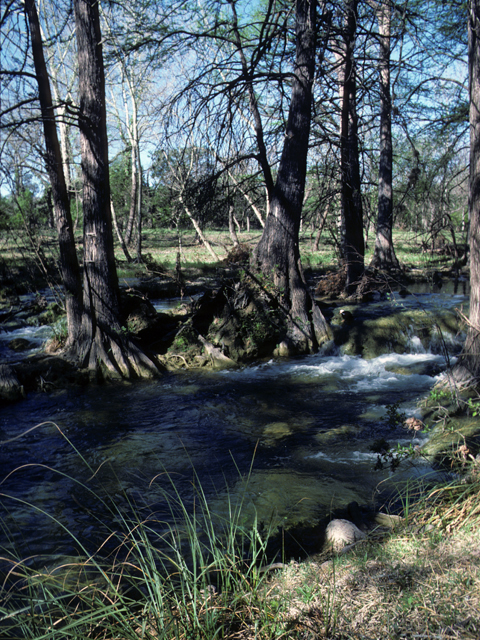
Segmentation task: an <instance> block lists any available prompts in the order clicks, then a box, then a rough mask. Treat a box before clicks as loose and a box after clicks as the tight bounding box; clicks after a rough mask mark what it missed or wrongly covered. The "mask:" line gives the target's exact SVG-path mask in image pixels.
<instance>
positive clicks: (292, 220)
mask: <svg viewBox="0 0 480 640" xmlns="http://www.w3.org/2000/svg"><path fill="white" fill-rule="evenodd" d="M315 53H316V2H315V0H297V2H296V60H295V73H294V75H293V79H292V98H291V102H290V110H289V114H288V121H287V131H286V135H285V142H284V146H283V150H282V156H281V159H280V164H279V167H278V174H277V180H276V183H275V186H274V188H273V190H272V193H271V200H270V208H269V212H268V216H267V219H266V223H265V229H264V231H263V234H262V238H261V239H260V242H259V243H258V245H257V248H256V251H255V255H254V261H255V262H256V265H258V267H259V268H260V270H261V271H262V272H263V274H264V276H266V277H269V278H271V279H272V281H273V283H274V285H275V286H276V288H277V290H278V292H279V296H280V302H281V305H282V307H283V308H284V309H285V310H286V311H287V314H288V332H287V335H286V337H285V340H284V342H283V343H282V345H281V346H280V349H279V354H281V355H289V354H293V353H308V352H311V351H315V350H316V349H317V347H318V345H319V344H320V343H322V342H324V341H325V340H326V339H327V337H328V336H329V331H328V327H327V324H326V322H325V319H324V318H323V316H322V313H321V312H320V310H319V308H318V307H317V306H316V305H315V303H314V301H313V299H312V297H311V295H310V293H309V291H308V289H307V286H306V283H305V280H304V277H303V272H302V267H301V263H300V251H299V228H300V219H301V212H302V204H303V197H304V192H305V180H306V172H307V154H308V139H309V134H310V121H311V103H312V82H313V77H314V70H315Z"/></svg>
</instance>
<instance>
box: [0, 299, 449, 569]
mask: <svg viewBox="0 0 480 640" xmlns="http://www.w3.org/2000/svg"><path fill="white" fill-rule="evenodd" d="M436 302H437V301H436ZM457 302H458V300H457V301H454V303H455V304H456V303H457ZM383 305H385V302H383ZM365 312H366V311H365ZM371 312H372V313H376V308H375V306H374V305H373V306H372V307H371ZM414 338H415V336H413V337H412V344H413V345H415V340H414ZM417 346H418V345H417ZM432 364H433V365H437V366H438V367H439V368H442V367H444V366H445V359H444V357H443V356H442V355H438V354H433V353H426V352H425V350H424V349H415V348H412V352H411V353H408V354H404V355H399V354H387V355H383V356H380V357H378V358H374V359H372V360H368V361H367V360H363V359H361V358H359V357H352V356H347V355H341V354H340V353H339V352H336V351H335V350H334V349H332V348H331V349H330V351H329V352H327V353H323V354H316V355H314V356H306V357H301V358H297V359H291V360H288V361H279V362H275V361H270V362H266V363H261V364H257V365H254V366H250V367H246V368H244V369H241V370H235V371H223V372H194V373H192V372H180V373H175V374H174V373H171V374H167V375H164V376H163V377H162V378H160V379H158V380H155V381H148V382H140V383H135V384H129V383H122V384H118V385H108V386H105V387H95V388H93V387H92V388H86V389H75V390H59V391H56V392H53V393H51V394H49V395H46V394H40V395H35V394H31V395H29V396H28V398H27V399H26V400H25V401H24V402H21V403H19V404H15V405H11V406H9V407H6V408H4V409H2V412H1V414H0V479H1V484H0V509H1V510H2V516H3V517H2V529H3V530H2V529H0V546H2V547H3V548H4V553H6V554H7V555H8V554H10V553H13V550H15V552H16V553H17V554H18V555H19V556H21V557H26V556H35V557H37V558H45V557H52V556H58V555H72V554H74V553H75V552H76V549H77V548H78V541H81V542H82V544H84V545H85V546H86V548H91V549H92V550H93V549H95V548H98V546H100V544H101V543H102V542H103V541H104V540H105V538H106V536H107V535H108V531H109V530H111V528H112V527H115V518H116V517H117V516H116V515H115V514H114V513H112V512H111V511H109V509H110V508H111V505H112V501H113V503H114V504H115V509H118V513H127V512H130V511H131V510H132V509H135V510H137V511H138V512H140V513H142V514H144V515H145V516H148V515H149V514H151V513H155V514H156V517H157V520H158V521H165V520H166V519H168V518H169V507H168V504H167V502H166V500H165V490H166V489H168V488H169V487H170V480H169V477H170V478H171V479H172V480H173V481H174V484H175V487H176V490H177V491H178V492H179V494H180V495H181V496H182V498H183V499H184V500H185V501H186V503H189V502H192V503H193V500H194V495H195V491H194V486H198V484H199V483H200V484H201V485H202V487H203V490H204V492H205V494H206V496H207V498H208V501H209V503H210V507H211V509H212V510H213V511H214V512H215V513H218V514H223V515H225V517H228V508H229V507H228V505H229V504H231V503H232V502H233V503H238V502H240V501H242V502H243V505H244V513H245V520H246V521H248V520H249V519H253V517H254V515H256V516H257V517H258V518H259V520H260V521H261V522H268V523H270V522H272V523H273V524H274V525H275V526H277V527H278V526H282V527H289V526H300V525H302V526H312V527H313V526H315V525H316V523H318V522H319V521H320V520H321V519H323V518H325V517H326V516H327V515H328V514H329V513H330V512H331V511H332V510H335V509H341V508H345V507H346V506H347V505H348V504H349V503H351V502H353V501H356V502H358V504H360V505H372V504H373V502H374V501H375V499H376V498H377V497H378V494H379V491H380V488H382V489H384V488H385V487H386V486H388V483H389V482H390V483H394V482H400V481H401V480H402V476H401V475H400V476H395V477H391V472H390V470H389V469H384V470H383V471H378V470H377V471H376V470H375V469H374V466H375V463H376V460H377V455H376V454H374V453H372V451H371V450H370V447H371V446H372V444H373V443H374V442H375V440H377V439H378V438H380V437H384V438H385V439H387V440H388V442H390V444H392V445H395V444H396V443H397V442H400V443H403V444H410V443H412V444H413V445H420V444H421V443H422V439H421V438H424V437H425V436H423V435H421V434H420V438H417V439H413V440H412V437H411V436H409V435H408V433H407V432H406V431H405V430H404V429H402V428H401V427H397V428H392V427H390V426H389V425H388V421H387V412H386V409H387V407H388V406H390V405H392V404H394V403H398V409H399V410H400V411H403V412H405V413H406V414H407V415H408V416H410V415H415V414H416V411H417V409H416V406H417V402H418V400H419V399H420V398H421V397H422V396H424V395H426V394H428V392H429V390H430V389H431V387H432V386H433V385H434V384H435V382H436V381H437V380H438V376H437V377H431V376H429V375H425V374H424V373H423V372H422V369H423V368H425V370H426V369H427V367H428V366H430V365H432ZM412 367H414V368H413V369H412ZM409 368H410V370H411V371H414V372H415V371H417V373H411V374H410V375H406V373H409ZM395 371H397V372H395ZM398 371H401V372H398ZM418 371H420V373H418ZM430 472H431V470H430V469H429V468H428V467H427V466H426V465H425V464H423V465H422V463H418V464H417V465H416V466H415V468H414V469H412V468H411V467H408V468H405V471H404V473H406V474H410V475H411V474H417V475H418V474H428V473H430ZM167 474H168V475H167ZM107 507H108V508H107ZM159 526H160V525H159ZM67 530H68V531H69V532H70V533H68V532H67ZM72 533H74V534H75V537H76V539H73V538H72V535H71V534H72Z"/></svg>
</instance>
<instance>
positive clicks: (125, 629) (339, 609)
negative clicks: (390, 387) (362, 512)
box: [0, 455, 480, 640]
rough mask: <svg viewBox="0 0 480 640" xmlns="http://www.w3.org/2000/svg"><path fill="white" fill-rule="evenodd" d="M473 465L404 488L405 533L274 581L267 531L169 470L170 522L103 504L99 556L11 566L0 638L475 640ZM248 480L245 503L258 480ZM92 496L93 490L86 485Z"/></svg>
mask: <svg viewBox="0 0 480 640" xmlns="http://www.w3.org/2000/svg"><path fill="white" fill-rule="evenodd" d="M463 466H464V472H465V476H464V477H467V478H468V481H467V482H466V481H463V480H462V479H461V478H458V479H456V480H455V481H453V482H450V483H448V484H445V485H441V486H436V487H433V488H432V487H431V486H430V487H429V488H427V487H426V486H423V487H421V486H420V485H416V484H415V483H409V485H408V487H406V489H403V490H401V493H402V499H403V502H404V515H408V517H404V518H403V520H401V519H400V520H399V519H397V520H396V521H395V522H396V523H397V525H396V528H395V529H394V530H392V531H387V530H386V529H385V528H381V527H380V528H378V529H377V530H374V531H373V532H372V533H370V535H369V536H368V539H367V540H366V541H365V542H362V543H361V544H358V545H357V546H356V547H354V548H353V550H351V551H350V552H349V553H348V554H342V553H340V554H338V555H332V554H331V553H330V552H329V553H326V554H324V555H318V556H316V557H314V558H310V559H309V560H306V561H304V562H295V561H291V562H290V563H289V564H288V565H284V568H283V569H281V570H280V571H278V572H275V573H274V572H262V571H260V567H261V566H262V565H264V564H265V562H267V560H266V545H267V536H268V532H266V534H263V535H260V533H259V530H258V527H257V523H256V521H255V519H254V520H253V522H250V523H249V524H245V522H244V517H243V514H242V510H243V500H242V499H240V501H239V502H238V503H235V504H234V503H233V502H229V511H228V515H227V517H219V516H218V514H216V513H214V512H213V511H212V510H211V508H210V506H209V504H208V501H207V499H206V496H205V494H204V492H203V490H202V487H201V485H200V484H199V482H198V479H197V478H196V477H195V476H193V480H192V497H193V501H192V500H189V504H190V507H187V505H186V504H185V503H184V502H183V500H182V499H181V497H180V495H179V494H178V492H177V490H176V487H175V481H174V478H172V477H169V476H168V475H166V474H161V478H162V479H165V478H166V479H167V480H168V482H167V487H168V488H167V489H166V490H165V497H166V498H167V499H168V504H169V509H170V517H169V518H168V521H167V520H164V521H159V520H158V519H156V517H155V514H150V515H148V516H145V515H141V513H142V512H141V511H140V510H135V509H134V508H133V506H134V505H132V504H130V505H129V507H131V508H132V509H129V513H130V514H131V515H129V516H127V515H126V512H125V509H124V508H122V509H120V508H119V507H118V506H117V505H116V504H115V502H112V501H110V500H107V499H102V498H101V497H99V496H96V498H97V499H98V500H100V501H102V502H103V513H104V515H103V520H104V521H109V522H110V523H111V525H110V527H111V530H110V534H109V536H108V538H107V539H106V540H105V543H104V544H103V545H101V546H100V548H99V549H98V550H97V552H96V553H94V554H91V553H88V552H87V549H86V547H85V546H83V545H82V541H81V540H79V539H77V538H76V537H75V535H74V533H73V532H71V533H70V535H71V538H72V542H74V543H75V545H76V547H77V549H78V552H79V555H78V556H77V557H75V558H65V559H64V560H63V561H61V562H57V563H56V564H55V563H54V562H53V559H52V565H51V568H49V569H46V568H43V569H42V568H40V569H39V568H36V569H32V568H31V565H30V562H29V561H24V560H23V559H21V558H15V557H10V560H9V562H10V570H9V573H8V575H6V576H5V577H4V581H3V583H2V584H1V585H0V635H1V636H2V637H6V638H7V637H8V638H9V639H10V640H13V639H14V638H27V639H31V640H47V639H48V640H57V639H64V638H65V639H67V638H68V639H72V640H73V639H75V640H82V639H85V640H87V639H88V640H93V639H95V640H100V639H102V640H114V639H116V640H140V639H147V640H160V639H162V640H170V639H172V640H173V639H185V640H190V639H205V640H216V639H217V638H225V639H228V640H238V639H243V640H254V639H255V640H256V639H264V640H267V639H272V640H273V639H275V640H280V639H281V638H290V639H291V640H310V639H311V640H314V639H317V638H333V639H337V640H340V639H343V640H353V639H355V640H360V639H362V640H363V639H365V638H375V639H377V638H381V639H382V640H390V639H391V640H396V639H398V638H411V637H418V638H444V639H445V640H447V638H463V639H467V640H468V639H472V640H473V639H474V638H478V637H479V632H480V555H479V553H478V540H479V539H480V501H479V499H478V495H479V490H480V462H479V461H478V460H476V459H474V458H473V457H472V456H471V455H470V456H469V457H468V459H463ZM157 480H158V478H156V479H152V483H155V482H157ZM244 482H245V485H244V488H245V492H244V495H248V476H247V477H246V478H245V480H244ZM82 489H83V490H87V491H92V489H91V488H90V487H89V485H88V483H87V484H83V485H82ZM124 498H125V500H127V501H128V499H127V497H126V496H124ZM191 504H194V505H195V508H193V509H192V508H191ZM24 506H25V507H26V506H27V505H24ZM30 508H31V509H33V510H35V508H36V507H35V505H30ZM51 517H52V519H55V516H51ZM2 555H3V562H5V559H6V557H7V556H6V553H5V552H4V553H3V554H2ZM2 634H3V635H2Z"/></svg>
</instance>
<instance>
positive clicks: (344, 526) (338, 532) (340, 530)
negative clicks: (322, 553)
mask: <svg viewBox="0 0 480 640" xmlns="http://www.w3.org/2000/svg"><path fill="white" fill-rule="evenodd" d="M365 538H366V535H365V534H364V533H363V531H360V529H359V528H358V527H357V526H356V525H355V524H353V522H350V520H343V519H341V518H337V519H335V520H332V521H331V522H330V523H329V524H328V525H327V529H326V531H325V541H326V544H327V546H329V547H331V548H332V549H333V551H336V552H338V551H341V550H342V549H343V548H344V547H345V546H347V545H350V544H354V543H355V542H358V541H359V540H364V539H365Z"/></svg>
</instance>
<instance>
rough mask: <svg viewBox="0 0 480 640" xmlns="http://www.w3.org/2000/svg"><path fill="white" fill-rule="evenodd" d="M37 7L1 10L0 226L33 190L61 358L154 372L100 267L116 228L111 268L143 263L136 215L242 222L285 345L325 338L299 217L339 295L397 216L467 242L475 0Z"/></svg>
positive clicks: (140, 218) (291, 348)
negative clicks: (126, 327)
mask: <svg viewBox="0 0 480 640" xmlns="http://www.w3.org/2000/svg"><path fill="white" fill-rule="evenodd" d="M41 9H42V13H41V14H40V15H39V13H38V7H37V6H36V4H35V2H34V0H26V1H25V2H23V3H21V2H16V1H13V0H12V1H11V2H8V3H7V4H6V5H5V8H4V9H3V13H2V16H1V21H2V34H3V35H4V43H3V50H4V51H5V52H7V53H8V56H9V58H8V63H7V64H4V66H3V68H2V69H1V71H0V73H1V78H2V84H3V95H4V96H5V97H4V99H3V104H2V107H1V110H2V121H1V127H2V131H3V134H4V135H3V138H4V142H3V145H2V151H1V154H2V155H1V158H0V160H1V162H0V170H1V171H2V176H3V178H4V190H3V191H2V196H1V204H2V212H1V214H0V224H3V225H8V224H12V223H14V222H15V216H18V211H19V210H20V211H21V210H22V207H23V210H25V209H26V208H27V207H28V206H30V205H31V203H30V205H29V202H28V198H30V200H31V193H32V191H33V190H34V189H35V188H38V187H37V185H41V189H40V191H41V192H42V193H43V194H51V195H49V197H50V198H51V201H52V203H53V207H52V206H48V203H47V204H46V206H44V210H45V211H47V213H48V211H49V210H50V211H51V210H52V209H53V211H54V215H53V216H50V218H52V217H53V218H54V220H55V223H56V227H57V231H58V238H59V246H60V256H61V257H60V263H61V270H62V277H63V282H64V285H65V292H66V300H67V316H68V318H69V322H68V325H69V341H68V350H69V351H70V352H71V353H73V355H74V356H75V357H76V358H78V359H79V360H80V362H82V363H83V364H86V365H87V366H90V367H94V366H96V365H97V363H98V362H99V361H100V362H103V363H104V364H105V365H106V366H107V368H109V369H111V370H112V371H117V372H119V373H121V374H122V375H132V374H136V375H145V374H147V373H148V372H152V371H153V370H154V368H155V363H154V362H151V361H150V360H149V359H148V358H147V357H146V356H145V355H144V354H142V353H141V352H139V350H138V349H137V348H136V347H135V345H133V344H131V343H130V342H129V341H128V339H126V338H125V337H124V336H122V332H121V327H120V325H119V320H118V318H119V304H120V303H119V296H118V281H117V278H116V270H115V262H114V258H113V241H114V235H115V234H116V235H117V236H118V238H119V240H120V242H121V243H122V247H123V249H124V252H125V255H126V257H127V259H128V260H131V259H133V256H132V255H131V254H133V255H134V256H135V258H136V259H137V260H141V259H142V246H141V238H142V233H141V232H142V225H145V224H148V225H162V224H165V222H167V221H168V223H169V224H177V225H178V224H181V223H182V222H181V221H182V220H188V223H189V224H193V225H194V226H195V228H196V229H197V230H198V233H199V234H200V236H201V234H202V230H203V227H204V225H205V224H208V223H212V222H217V223H218V224H225V223H226V222H227V221H230V222H231V221H232V218H233V217H235V216H236V217H237V218H238V217H244V218H245V219H248V221H249V223H251V224H252V225H256V226H258V228H259V229H261V231H262V235H261V239H260V241H259V243H258V245H257V246H256V247H255V249H254V253H253V256H252V263H251V267H252V269H253V270H258V271H260V272H261V273H263V274H264V275H267V276H268V277H269V278H272V280H273V283H274V285H275V287H276V289H277V291H279V292H281V295H280V298H281V299H280V304H281V305H282V307H283V308H284V309H285V311H286V313H287V315H288V318H289V329H288V332H287V335H286V336H285V341H284V352H285V353H296V352H309V351H315V350H316V349H317V348H318V346H319V345H320V344H321V343H322V342H323V341H324V340H325V339H326V337H327V336H328V327H327V325H326V323H325V321H324V318H323V316H322V314H321V312H320V310H319V309H318V307H317V305H316V304H315V303H314V301H313V299H312V297H311V295H310V292H309V290H308V288H307V287H306V284H305V278H304V276H303V272H302V268H301V259H300V258H301V256H300V253H299V230H300V226H301V225H303V224H309V225H311V227H312V229H313V230H318V231H321V230H322V229H324V228H325V226H326V225H327V226H328V225H330V227H331V230H332V236H333V237H334V238H335V241H336V244H337V249H338V255H339V260H340V261H341V264H342V265H343V268H344V270H345V291H346V293H347V294H348V295H351V294H354V293H355V291H356V289H357V288H358V287H359V286H360V285H361V282H362V278H363V277H364V274H365V271H366V268H367V267H368V268H370V269H372V268H375V269H381V270H385V271H390V272H391V271H393V272H395V271H396V270H398V269H399V268H400V265H399V263H398V259H397V257H396V254H395V247H394V244H393V238H392V230H393V228H394V225H395V224H396V225H399V226H400V225H401V226H403V227H406V228H409V229H414V230H416V231H418V232H419V233H420V232H421V233H424V234H427V235H428V236H429V238H430V239H431V240H432V242H433V241H434V239H435V237H436V236H437V235H439V234H442V233H445V232H447V233H448V234H449V235H450V236H451V238H452V241H453V244H454V245H455V246H456V245H457V242H458V238H459V237H461V238H463V237H467V234H468V232H469V231H470V239H472V237H473V234H472V225H473V223H474V218H473V216H472V215H471V212H472V207H473V206H474V204H473V200H472V197H471V195H472V192H471V180H470V186H469V179H468V175H469V174H468V167H469V151H468V132H469V118H470V125H471V121H472V109H471V105H472V100H473V99H472V88H470V89H469V86H468V79H469V78H470V82H471V81H472V57H473V56H474V49H475V46H476V44H475V43H473V44H472V35H471V34H472V28H474V27H472V20H476V19H477V16H476V13H475V11H476V8H475V0H471V2H470V3H467V2H464V1H462V0H451V1H450V2H448V3H445V2H440V1H439V0H413V1H406V2H402V3H395V2H393V1H391V0H343V1H342V2H329V1H327V0H319V1H318V2H315V1H314V0H296V1H295V2H288V1H285V0H261V1H259V2H256V3H250V2H241V1H240V0H205V1H202V2H197V3H184V2H182V1H180V0H179V1H178V2H176V3H163V2H153V3H151V2H138V3H133V5H132V4H127V3H125V4H123V3H121V2H120V3H116V4H112V3H105V4H101V3H98V4H97V3H95V2H91V1H90V0H74V2H73V7H72V6H71V5H70V3H69V2H58V1H55V2H50V1H49V2H46V3H43V4H42V5H41ZM472 16H473V17H472ZM468 25H470V27H469V28H467V26H468ZM468 33H470V40H469V38H468ZM468 64H469V65H470V73H467V66H468ZM469 110H470V111H469ZM471 132H472V128H471V126H470V133H471ZM147 158H148V160H147ZM147 164H148V166H147ZM42 165H43V166H42ZM471 166H472V165H471V163H470V167H471ZM45 167H46V170H47V173H46V172H45ZM47 174H48V180H47V179H46V175H47ZM32 176H34V178H33V180H32ZM29 180H30V185H28V181H29ZM5 186H6V188H5ZM79 187H80V188H81V192H79ZM42 189H43V190H42ZM469 196H470V216H469V209H468V202H469ZM22 199H23V200H22ZM74 207H75V212H76V219H80V220H81V222H82V224H83V245H84V255H83V264H82V265H80V263H79V261H78V257H77V249H76V247H75V241H74V236H73V227H74V224H75V222H74V220H73V218H72V209H73V208H74ZM459 234H460V236H459ZM462 234H463V236H462ZM318 237H320V235H318ZM366 237H370V238H372V237H374V238H375V240H374V253H373V260H372V264H371V265H366V264H365V240H366ZM471 241H472V240H471Z"/></svg>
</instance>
